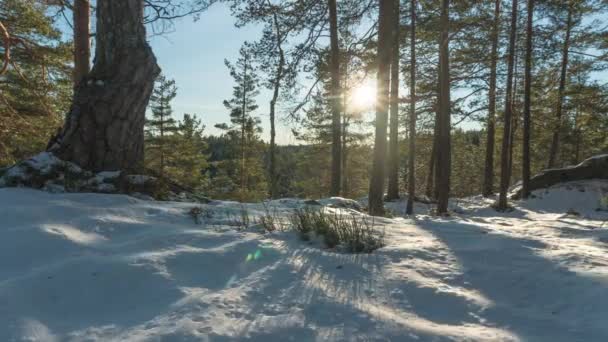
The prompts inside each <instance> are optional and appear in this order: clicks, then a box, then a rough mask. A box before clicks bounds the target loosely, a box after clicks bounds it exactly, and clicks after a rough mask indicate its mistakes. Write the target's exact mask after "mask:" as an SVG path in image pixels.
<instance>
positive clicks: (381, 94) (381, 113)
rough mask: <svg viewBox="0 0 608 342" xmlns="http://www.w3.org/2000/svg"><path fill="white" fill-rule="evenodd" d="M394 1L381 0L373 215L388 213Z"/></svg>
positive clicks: (372, 199)
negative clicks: (387, 188)
mask: <svg viewBox="0 0 608 342" xmlns="http://www.w3.org/2000/svg"><path fill="white" fill-rule="evenodd" d="M392 12H393V4H392V1H380V13H379V21H378V22H379V27H378V84H377V91H378V93H377V98H376V136H375V140H374V158H373V159H374V160H373V165H372V174H371V179H370V186H369V213H370V215H376V216H378V215H383V214H384V198H383V197H384V178H385V163H386V131H387V123H388V92H389V83H390V75H389V74H390V63H391V43H392V38H391V36H392V30H393V25H392V21H391V20H392Z"/></svg>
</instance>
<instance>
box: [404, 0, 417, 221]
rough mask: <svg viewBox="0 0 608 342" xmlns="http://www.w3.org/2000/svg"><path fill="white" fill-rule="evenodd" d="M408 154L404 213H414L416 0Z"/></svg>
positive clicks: (412, 5)
mask: <svg viewBox="0 0 608 342" xmlns="http://www.w3.org/2000/svg"><path fill="white" fill-rule="evenodd" d="M410 18H411V19H410V21H411V25H410V26H411V27H410V120H409V121H410V129H409V133H410V141H409V142H410V154H409V158H408V168H409V170H408V181H407V184H408V187H407V189H408V190H407V194H408V196H407V207H406V213H407V214H408V215H412V214H413V213H414V198H415V196H416V0H410Z"/></svg>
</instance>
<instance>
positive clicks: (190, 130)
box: [167, 114, 208, 191]
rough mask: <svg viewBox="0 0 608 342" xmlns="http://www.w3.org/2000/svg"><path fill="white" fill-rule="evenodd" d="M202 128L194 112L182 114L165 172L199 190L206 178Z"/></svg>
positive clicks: (179, 181)
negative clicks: (192, 113)
mask: <svg viewBox="0 0 608 342" xmlns="http://www.w3.org/2000/svg"><path fill="white" fill-rule="evenodd" d="M204 130H205V126H204V125H203V124H202V123H201V120H200V119H199V118H198V117H197V116H196V115H195V114H194V115H190V114H184V117H183V119H182V120H181V121H180V122H179V123H178V125H177V130H176V131H175V134H174V137H173V142H174V147H173V152H172V155H171V158H170V160H169V163H168V164H169V165H168V168H167V174H168V176H169V177H171V179H172V180H174V181H176V182H177V183H179V184H181V185H183V186H185V187H187V188H188V189H192V190H193V191H200V190H201V187H202V186H203V185H205V184H204V183H205V181H206V180H207V178H206V175H205V170H206V169H207V167H208V163H207V155H206V153H207V144H206V142H205V140H204V137H203V132H204Z"/></svg>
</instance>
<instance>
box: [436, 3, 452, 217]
mask: <svg viewBox="0 0 608 342" xmlns="http://www.w3.org/2000/svg"><path fill="white" fill-rule="evenodd" d="M449 15H450V1H449V0H442V1H441V19H440V26H441V35H440V39H439V68H438V69H439V86H438V88H439V98H438V103H439V110H438V115H437V119H438V124H437V127H438V132H437V133H438V139H437V164H436V169H435V172H436V174H437V184H436V187H437V190H436V191H437V214H446V213H447V212H448V200H449V196H450V174H451V172H452V165H451V159H452V157H451V129H452V125H451V109H450V107H451V103H450V55H449V54H450V45H449V44H450V40H449V33H450V31H449V29H450V26H449V25H450V18H449Z"/></svg>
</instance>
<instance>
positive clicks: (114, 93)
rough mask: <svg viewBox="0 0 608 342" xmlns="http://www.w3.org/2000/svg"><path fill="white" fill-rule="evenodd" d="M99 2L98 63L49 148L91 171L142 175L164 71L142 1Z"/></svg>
mask: <svg viewBox="0 0 608 342" xmlns="http://www.w3.org/2000/svg"><path fill="white" fill-rule="evenodd" d="M96 4H97V9H96V15H97V18H96V23H97V30H96V33H95V40H96V44H95V48H96V51H95V63H94V66H93V68H92V70H91V72H90V73H89V74H88V75H87V77H86V78H85V81H86V82H85V81H83V82H80V84H79V86H78V87H76V90H75V93H74V98H73V100H72V106H71V110H70V112H69V113H68V115H67V117H66V120H65V125H64V127H63V129H62V130H61V131H60V132H59V133H58V134H57V135H56V136H55V137H53V138H52V139H51V141H50V142H49V149H48V150H49V151H50V152H53V153H54V154H55V155H57V156H58V157H59V158H61V159H64V160H66V161H71V162H74V163H76V164H78V165H79V166H81V167H82V168H84V169H88V170H93V171H108V170H130V171H138V170H141V168H142V167H143V162H144V123H145V116H146V108H147V106H148V101H149V100H150V95H151V93H152V89H153V88H154V80H155V79H156V76H158V74H159V73H160V68H159V67H158V65H157V63H156V58H155V56H154V53H153V52H152V49H151V48H150V46H149V45H148V42H147V40H146V28H145V26H144V17H143V16H144V14H143V12H144V11H143V6H144V2H143V0H123V1H114V0H98V1H97V2H96ZM108 99H112V101H108Z"/></svg>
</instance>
